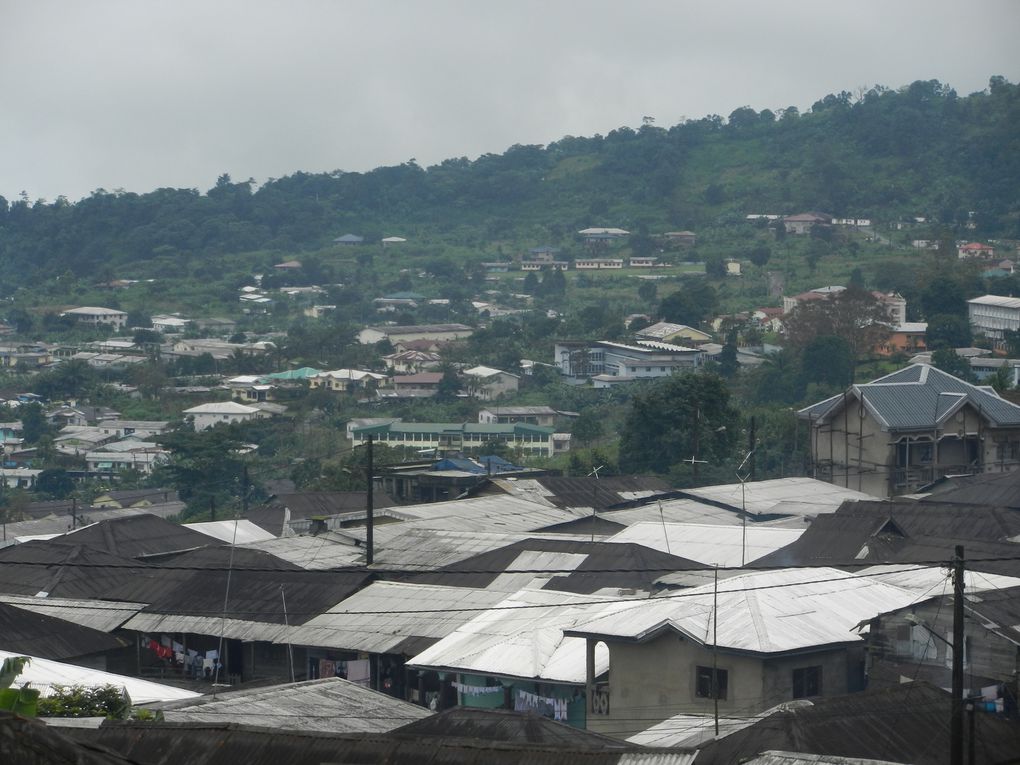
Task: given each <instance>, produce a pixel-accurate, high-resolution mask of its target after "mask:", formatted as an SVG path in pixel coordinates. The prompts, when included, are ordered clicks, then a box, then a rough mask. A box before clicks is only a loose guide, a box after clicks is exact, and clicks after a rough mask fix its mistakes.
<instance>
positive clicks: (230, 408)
mask: <svg viewBox="0 0 1020 765" xmlns="http://www.w3.org/2000/svg"><path fill="white" fill-rule="evenodd" d="M258 411H259V410H258V409H256V408H254V407H251V406H245V405H244V404H238V403H236V402H234V401H219V402H214V403H210V404H199V405H198V406H193V407H191V408H190V409H185V410H184V414H257V413H258Z"/></svg>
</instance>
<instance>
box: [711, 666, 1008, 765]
mask: <svg viewBox="0 0 1020 765" xmlns="http://www.w3.org/2000/svg"><path fill="white" fill-rule="evenodd" d="M951 700H952V697H951V695H950V694H949V693H947V692H946V691H943V690H941V689H940V688H936V687H935V686H933V685H929V684H928V683H925V682H920V681H919V682H913V683H902V684H898V685H892V686H890V687H887V688H883V689H881V690H875V691H871V690H869V691H863V692H861V693H851V694H848V695H846V696H835V697H832V698H822V699H818V700H815V701H813V702H812V703H811V704H810V705H805V706H798V707H796V708H793V709H789V710H785V711H780V712H777V713H775V714H773V715H769V717H767V718H765V719H763V720H761V721H759V722H757V723H755V724H754V725H751V726H749V727H747V728H744V729H743V730H739V731H736V732H734V733H731V734H730V735H728V736H726V737H725V738H721V739H718V740H717V741H714V742H710V743H708V744H706V745H705V746H704V747H703V748H702V749H701V750H700V751H699V752H698V756H697V759H696V761H695V762H696V763H697V765H730V763H734V762H744V761H745V760H746V759H747V758H749V757H753V756H755V755H757V754H758V753H759V752H762V751H763V750H767V749H785V750H795V751H797V752H802V753H806V754H812V753H813V754H827V755H841V756H844V757H869V758H877V759H883V760H893V761H895V762H909V763H913V765H943V763H945V762H946V753H947V752H948V751H949V748H950V747H949V727H950V726H949V725H948V724H947V722H946V721H947V720H948V719H949V716H950V705H951ZM979 717H980V723H979V725H978V730H979V731H980V738H979V748H978V751H980V752H981V757H982V760H983V761H984V762H1009V761H1011V759H1012V758H1014V757H1015V756H1016V753H1017V752H1018V751H1020V726H1018V725H1016V723H1015V722H1013V721H1006V720H1000V719H998V718H997V717H996V716H995V715H989V714H980V713H979ZM863 731H867V735H862V732H863Z"/></svg>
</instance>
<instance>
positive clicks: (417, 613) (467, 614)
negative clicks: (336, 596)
mask: <svg viewBox="0 0 1020 765" xmlns="http://www.w3.org/2000/svg"><path fill="white" fill-rule="evenodd" d="M504 598H506V593H505V592H498V591H495V590H480V589H473V588H470V587H444V586H441V585H431V584H411V583H407V582H374V583H372V584H370V585H369V586H368V587H366V588H365V589H363V590H360V591H359V592H356V593H355V594H354V595H352V596H351V597H349V598H347V599H346V600H344V601H342V602H340V603H338V604H337V605H335V606H333V608H331V609H329V611H327V612H326V613H324V614H320V615H319V616H316V617H315V618H313V619H310V620H309V621H307V622H306V623H305V624H302V625H300V626H298V627H294V628H293V629H292V630H291V631H290V633H289V637H288V638H287V639H288V640H289V641H290V642H291V643H294V644H297V645H309V646H319V647H323V648H342V649H346V650H349V651H367V652H369V653H391V652H393V651H394V650H396V649H398V647H399V646H400V644H401V643H403V642H404V641H406V640H408V639H409V638H431V639H434V640H440V639H441V638H444V637H446V636H447V635H449V634H450V633H451V632H453V631H454V630H455V629H457V628H458V627H460V626H461V625H462V624H464V622H466V621H468V620H470V619H471V618H473V617H474V616H476V615H477V610H481V609H486V608H489V607H491V606H494V605H496V603H498V602H499V601H501V600H503V599H504Z"/></svg>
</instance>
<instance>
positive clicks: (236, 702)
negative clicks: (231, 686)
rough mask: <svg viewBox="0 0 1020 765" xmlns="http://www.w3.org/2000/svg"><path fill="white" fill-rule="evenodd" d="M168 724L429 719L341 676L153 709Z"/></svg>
mask: <svg viewBox="0 0 1020 765" xmlns="http://www.w3.org/2000/svg"><path fill="white" fill-rule="evenodd" d="M153 708H155V709H159V710H160V711H162V713H163V718H164V719H165V720H166V721H167V722H211V723H246V722H250V721H255V722H257V723H258V725H259V727H264V728H277V729H280V730H322V731H332V732H337V733H353V732H369V733H384V732H386V731H389V730H392V729H393V728H397V727H399V726H401V725H405V724H407V723H410V722H413V721H415V720H420V719H421V718H423V717H429V716H430V715H431V714H432V713H431V712H430V711H429V710H428V709H425V708H424V707H421V706H418V705H416V704H411V703H410V702H407V701H403V700H401V699H397V698H394V697H393V696H389V695H387V694H385V693H381V692H379V691H373V690H372V689H370V688H365V687H363V686H361V685H358V684H357V683H352V682H349V681H347V680H344V679H343V678H339V677H330V678H322V679H319V680H306V681H304V682H300V683H286V684H281V685H269V686H260V687H257V688H244V689H241V690H236V691H227V692H226V693H217V694H216V695H215V696H202V697H200V698H197V699H195V698H192V699H186V700H183V701H172V702H165V703H162V704H156V705H154V707H153Z"/></svg>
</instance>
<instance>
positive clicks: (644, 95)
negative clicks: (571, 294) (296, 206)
mask: <svg viewBox="0 0 1020 765" xmlns="http://www.w3.org/2000/svg"><path fill="white" fill-rule="evenodd" d="M1018 33H1020V2H1016V1H1015V0H982V1H981V2H973V3H964V2H946V1H945V0H923V1H915V0H881V1H878V2H876V1H874V0H856V1H855V2H827V1H826V0H813V1H812V2H808V1H806V0H805V1H803V2H793V1H792V0H769V2H759V1H758V0H745V1H744V2H723V1H721V0H711V1H701V0H699V1H697V2H694V1H690V0H687V1H684V0H669V1H666V0H663V1H661V2H652V1H649V0H629V1H628V2H620V1H619V0H560V1H557V0H542V1H540V2H533V1H531V0H512V1H510V2H507V1H503V2H497V1H496V0H416V1H413V2H410V1H401V0H372V1H371V2H368V1H366V2H349V1H346V0H329V1H327V0H286V1H285V2H284V1H281V2H272V1H270V0H243V2H230V1H228V0H166V1H163V2H155V1H152V2H147V1H146V0H88V1H86V0H61V1H57V0H0V195H3V196H6V197H7V198H8V199H15V198H16V197H17V196H18V194H19V193H20V192H21V191H22V190H24V191H26V192H27V193H28V195H29V197H31V199H33V200H35V199H37V198H40V197H41V198H45V199H48V200H51V201H52V200H53V199H55V198H56V197H57V196H58V195H60V194H63V195H66V196H67V197H68V198H70V199H71V200H76V199H79V198H81V197H83V196H87V195H88V194H89V193H90V192H91V191H92V190H94V189H97V188H105V189H107V190H114V189H117V188H123V189H126V190H128V191H137V192H145V191H150V190H152V189H154V188H158V187H161V186H175V187H194V188H198V189H201V190H203V191H204V190H206V189H208V188H209V187H211V186H212V185H213V183H214V182H215V179H216V177H217V176H218V175H219V174H220V173H224V172H227V173H230V175H231V176H232V177H233V178H234V179H235V180H243V179H246V178H249V177H254V178H255V179H256V180H257V181H259V182H263V181H265V180H266V179H267V178H270V177H279V176H282V175H287V174H290V173H293V172H295V171H298V170H303V171H308V172H321V171H331V170H337V169H340V170H368V169H371V168H373V167H376V166H379V165H389V164H399V163H401V162H405V161H407V160H408V159H410V158H412V157H414V158H416V159H417V161H418V163H419V164H421V165H429V164H434V163H437V162H439V161H441V160H443V159H445V158H447V157H459V156H467V157H471V158H474V157H477V156H478V155H479V154H483V153H486V152H502V151H503V150H504V149H506V148H507V147H508V146H510V145H512V144H515V143H525V144H528V143H535V144H545V143H549V142H551V141H554V140H556V139H558V138H561V137H563V136H564V135H593V134H595V133H603V134H605V133H607V132H608V131H610V130H612V129H614V128H616V127H619V126H621V125H629V126H631V127H638V126H640V124H641V118H642V117H643V116H645V115H648V116H652V117H655V119H656V124H657V125H660V126H664V127H668V126H669V125H672V124H674V123H676V122H678V121H680V120H681V119H683V118H698V117H702V116H704V115H706V114H713V113H715V114H720V115H722V116H724V117H725V116H726V115H728V114H729V113H730V112H732V111H733V110H734V109H735V108H737V107H740V106H745V105H747V106H751V107H753V108H755V109H764V108H771V109H773V110H775V109H778V108H782V107H786V106H790V105H794V106H797V107H799V108H800V109H806V108H808V107H810V106H811V104H812V103H813V102H814V101H816V100H817V99H819V98H821V97H822V96H824V95H826V94H827V93H832V92H839V91H841V90H849V91H854V90H856V89H857V88H858V87H859V86H862V85H873V84H876V83H880V84H883V85H887V86H890V87H898V86H901V85H904V84H907V83H909V82H912V81H914V80H918V79H924V80H928V79H938V80H941V81H942V82H946V83H948V84H950V85H952V86H953V87H954V88H956V90H957V92H959V93H960V94H961V95H966V94H968V93H971V92H973V91H976V90H982V89H983V88H985V87H986V86H987V83H988V78H989V76H991V75H996V74H1001V75H1004V76H1005V77H1006V78H1007V79H1009V80H1010V81H1011V82H1017V81H1018V80H1020V44H1018V43H1017V38H1018Z"/></svg>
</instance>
